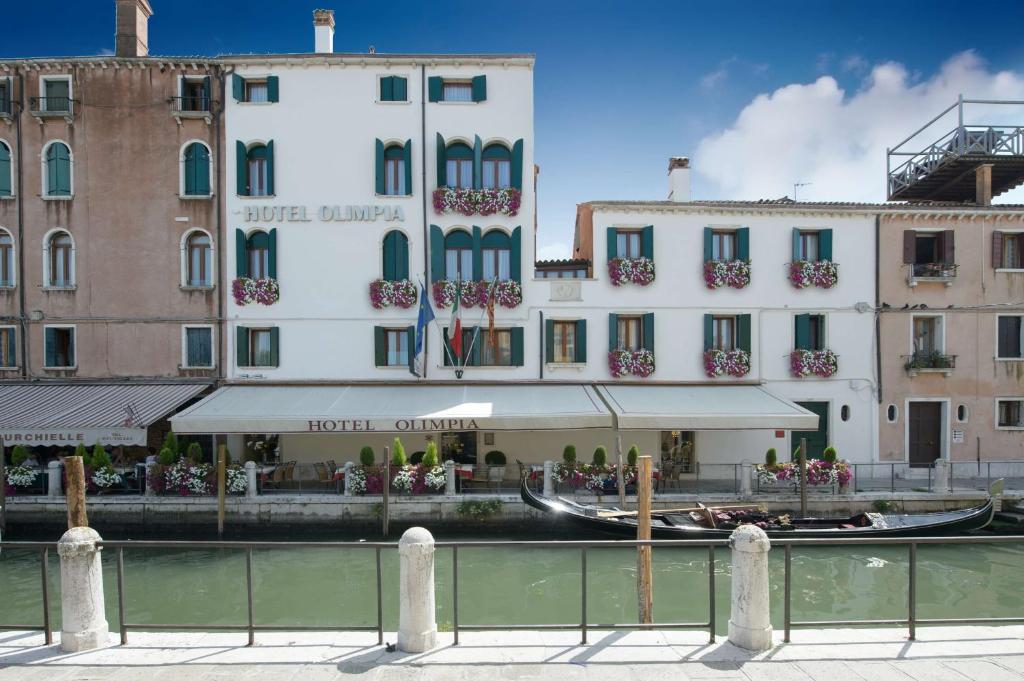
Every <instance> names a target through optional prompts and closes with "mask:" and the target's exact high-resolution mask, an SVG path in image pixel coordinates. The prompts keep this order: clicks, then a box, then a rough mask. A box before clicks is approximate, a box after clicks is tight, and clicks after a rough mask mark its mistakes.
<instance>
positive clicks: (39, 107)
mask: <svg viewBox="0 0 1024 681" xmlns="http://www.w3.org/2000/svg"><path fill="white" fill-rule="evenodd" d="M75 103H76V100H74V99H71V98H70V97H29V100H28V106H29V111H31V112H32V113H33V114H34V115H36V116H74V115H75Z"/></svg>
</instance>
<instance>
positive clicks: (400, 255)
mask: <svg viewBox="0 0 1024 681" xmlns="http://www.w3.org/2000/svg"><path fill="white" fill-rule="evenodd" d="M395 234H396V245H397V246H396V254H395V278H396V279H408V278H409V237H407V236H405V234H402V233H401V232H398V231H396V232H395Z"/></svg>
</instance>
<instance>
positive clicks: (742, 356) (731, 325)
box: [704, 314, 751, 378]
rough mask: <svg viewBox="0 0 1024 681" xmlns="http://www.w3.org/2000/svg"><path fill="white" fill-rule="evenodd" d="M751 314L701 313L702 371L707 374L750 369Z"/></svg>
mask: <svg viewBox="0 0 1024 681" xmlns="http://www.w3.org/2000/svg"><path fill="white" fill-rule="evenodd" d="M750 329H751V317H750V315H749V314H739V315H719V314H705V315H704V370H705V373H706V374H707V375H708V376H709V377H712V378H713V377H715V376H723V375H729V376H736V377H739V376H745V375H746V374H747V373H749V372H750V348H751V334H750Z"/></svg>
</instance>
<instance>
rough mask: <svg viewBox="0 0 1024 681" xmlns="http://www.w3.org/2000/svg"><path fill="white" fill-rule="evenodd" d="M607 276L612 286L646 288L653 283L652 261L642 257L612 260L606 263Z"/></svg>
mask: <svg viewBox="0 0 1024 681" xmlns="http://www.w3.org/2000/svg"><path fill="white" fill-rule="evenodd" d="M608 276H609V277H610V278H611V280H612V286H622V285H623V284H630V283H631V284H636V285H637V286H647V285H649V284H650V283H652V282H653V281H654V261H653V260H651V259H650V258H644V257H640V258H612V259H611V260H609V261H608Z"/></svg>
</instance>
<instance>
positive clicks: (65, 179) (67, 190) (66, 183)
mask: <svg viewBox="0 0 1024 681" xmlns="http://www.w3.org/2000/svg"><path fill="white" fill-rule="evenodd" d="M44 158H45V165H46V168H45V172H44V173H43V182H44V186H43V196H71V150H70V149H68V145H66V144H64V143H63V142H53V143H52V144H50V146H48V147H47V148H46V156H45V157H44Z"/></svg>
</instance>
